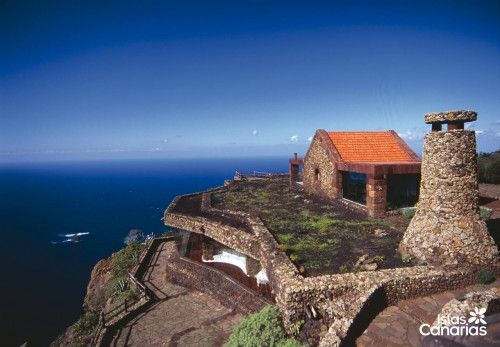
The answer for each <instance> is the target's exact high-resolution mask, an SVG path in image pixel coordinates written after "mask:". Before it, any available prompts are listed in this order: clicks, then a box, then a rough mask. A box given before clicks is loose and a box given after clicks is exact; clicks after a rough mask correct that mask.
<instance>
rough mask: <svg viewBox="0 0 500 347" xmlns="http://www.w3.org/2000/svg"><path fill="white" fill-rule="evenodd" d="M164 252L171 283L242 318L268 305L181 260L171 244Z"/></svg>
mask: <svg viewBox="0 0 500 347" xmlns="http://www.w3.org/2000/svg"><path fill="white" fill-rule="evenodd" d="M164 250H165V252H167V256H168V262H167V274H168V278H169V281H171V282H172V283H176V284H179V285H182V286H183V287H186V288H191V289H194V290H199V291H201V292H204V293H207V294H210V295H212V296H214V297H215V298H217V299H218V300H219V301H220V302H222V303H224V305H226V306H228V307H231V308H232V309H233V310H235V311H236V312H239V313H242V314H249V313H253V312H256V311H259V310H260V309H261V308H262V307H264V305H266V304H268V303H270V302H269V301H268V300H267V299H265V298H263V297H262V296H260V295H259V294H257V293H255V292H253V291H251V290H249V289H247V288H246V287H244V286H243V285H241V284H240V283H238V282H237V281H235V280H233V279H231V278H230V277H229V276H228V275H226V274H225V273H223V272H221V271H219V270H217V269H214V268H211V267H208V266H205V265H203V264H200V263H197V262H195V261H193V260H190V259H187V258H184V257H181V256H180V255H179V253H178V251H177V247H176V245H175V243H174V242H169V243H167V244H166V245H165V248H164ZM200 283H203V285H200Z"/></svg>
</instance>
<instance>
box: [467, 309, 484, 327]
mask: <svg viewBox="0 0 500 347" xmlns="http://www.w3.org/2000/svg"><path fill="white" fill-rule="evenodd" d="M485 312H486V308H484V307H483V308H482V309H480V310H478V308H477V307H474V311H472V312H470V313H469V314H470V315H471V317H470V318H469V323H474V324H479V323H483V324H486V321H485V320H484V319H483V318H484V313H485Z"/></svg>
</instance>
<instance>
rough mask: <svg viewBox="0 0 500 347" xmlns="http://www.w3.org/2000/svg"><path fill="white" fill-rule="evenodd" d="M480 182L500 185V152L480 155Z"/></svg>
mask: <svg viewBox="0 0 500 347" xmlns="http://www.w3.org/2000/svg"><path fill="white" fill-rule="evenodd" d="M477 159H478V163H479V182H480V183H493V184H499V183H500V151H496V152H493V153H480V154H479V156H478V158H477Z"/></svg>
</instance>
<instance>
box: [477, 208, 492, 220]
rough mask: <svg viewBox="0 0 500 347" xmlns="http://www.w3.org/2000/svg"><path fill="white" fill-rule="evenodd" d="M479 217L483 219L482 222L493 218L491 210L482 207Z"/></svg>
mask: <svg viewBox="0 0 500 347" xmlns="http://www.w3.org/2000/svg"><path fill="white" fill-rule="evenodd" d="M479 217H480V218H481V219H482V220H488V219H490V218H491V210H490V209H489V208H485V207H482V206H481V207H480V208H479Z"/></svg>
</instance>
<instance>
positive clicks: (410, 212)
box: [401, 207, 417, 219]
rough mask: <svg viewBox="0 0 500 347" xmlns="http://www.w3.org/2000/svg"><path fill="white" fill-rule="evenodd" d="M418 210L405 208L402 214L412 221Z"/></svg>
mask: <svg viewBox="0 0 500 347" xmlns="http://www.w3.org/2000/svg"><path fill="white" fill-rule="evenodd" d="M416 210H417V209H416V208H415V207H405V208H403V209H401V214H402V215H403V217H405V218H408V219H412V218H413V216H414V215H415V211H416Z"/></svg>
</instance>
